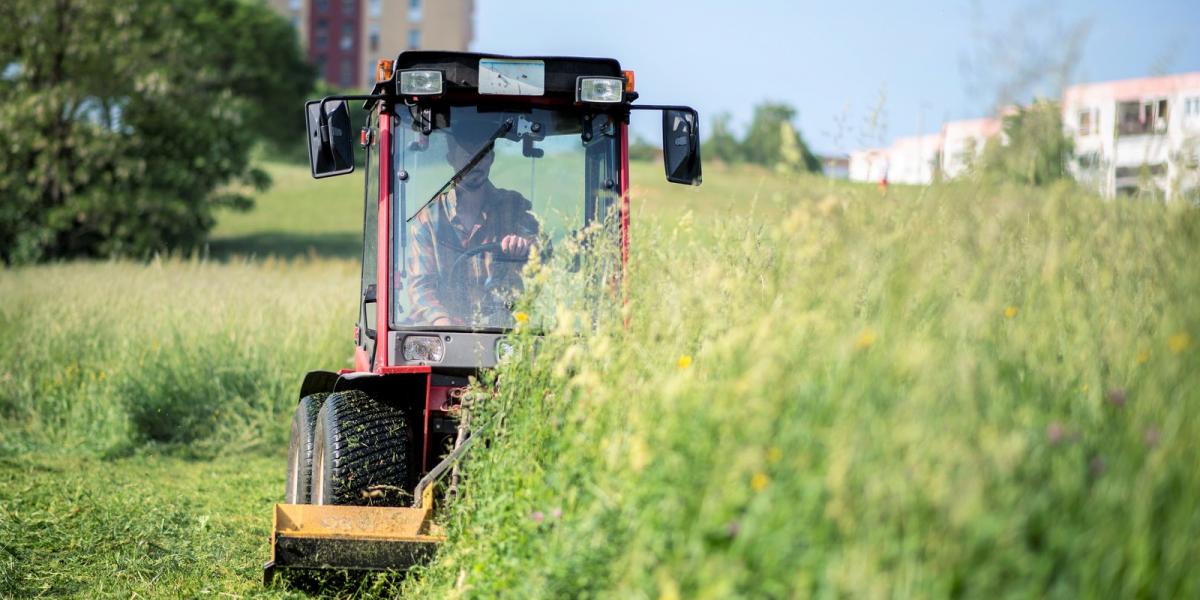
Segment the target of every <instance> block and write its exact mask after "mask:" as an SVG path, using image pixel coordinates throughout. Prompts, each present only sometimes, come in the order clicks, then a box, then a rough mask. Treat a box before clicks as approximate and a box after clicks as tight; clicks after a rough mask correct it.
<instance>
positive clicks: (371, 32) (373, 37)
mask: <svg viewBox="0 0 1200 600" xmlns="http://www.w3.org/2000/svg"><path fill="white" fill-rule="evenodd" d="M367 46H368V47H370V48H371V52H377V51H378V50H379V26H378V25H371V26H370V27H368V28H367Z"/></svg>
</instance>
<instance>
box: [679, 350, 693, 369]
mask: <svg viewBox="0 0 1200 600" xmlns="http://www.w3.org/2000/svg"><path fill="white" fill-rule="evenodd" d="M675 365H676V366H678V367H679V368H680V369H686V368H688V367H690V366H692V357H691V356H690V355H688V354H684V355H683V356H680V357H679V360H677V361H675Z"/></svg>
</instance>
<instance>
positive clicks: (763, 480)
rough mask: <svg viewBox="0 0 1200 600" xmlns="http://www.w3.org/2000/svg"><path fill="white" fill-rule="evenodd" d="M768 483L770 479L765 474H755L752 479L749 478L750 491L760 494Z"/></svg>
mask: <svg viewBox="0 0 1200 600" xmlns="http://www.w3.org/2000/svg"><path fill="white" fill-rule="evenodd" d="M769 483H771V478H770V477H767V474H766V473H755V474H754V477H751V478H750V489H752V490H754V491H756V492H761V491H763V490H765V489H767V484H769Z"/></svg>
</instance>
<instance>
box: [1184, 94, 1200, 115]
mask: <svg viewBox="0 0 1200 600" xmlns="http://www.w3.org/2000/svg"><path fill="white" fill-rule="evenodd" d="M1183 114H1185V115H1187V116H1189V117H1195V116H1197V115H1200V96H1194V97H1192V98H1188V99H1186V100H1184V101H1183Z"/></svg>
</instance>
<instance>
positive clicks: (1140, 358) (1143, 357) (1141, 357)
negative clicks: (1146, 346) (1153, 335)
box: [1135, 350, 1150, 365]
mask: <svg viewBox="0 0 1200 600" xmlns="http://www.w3.org/2000/svg"><path fill="white" fill-rule="evenodd" d="M1135 360H1137V364H1139V365H1144V364H1146V363H1147V362H1150V351H1149V350H1140V351H1138V353H1137V358H1136V359H1135Z"/></svg>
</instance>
